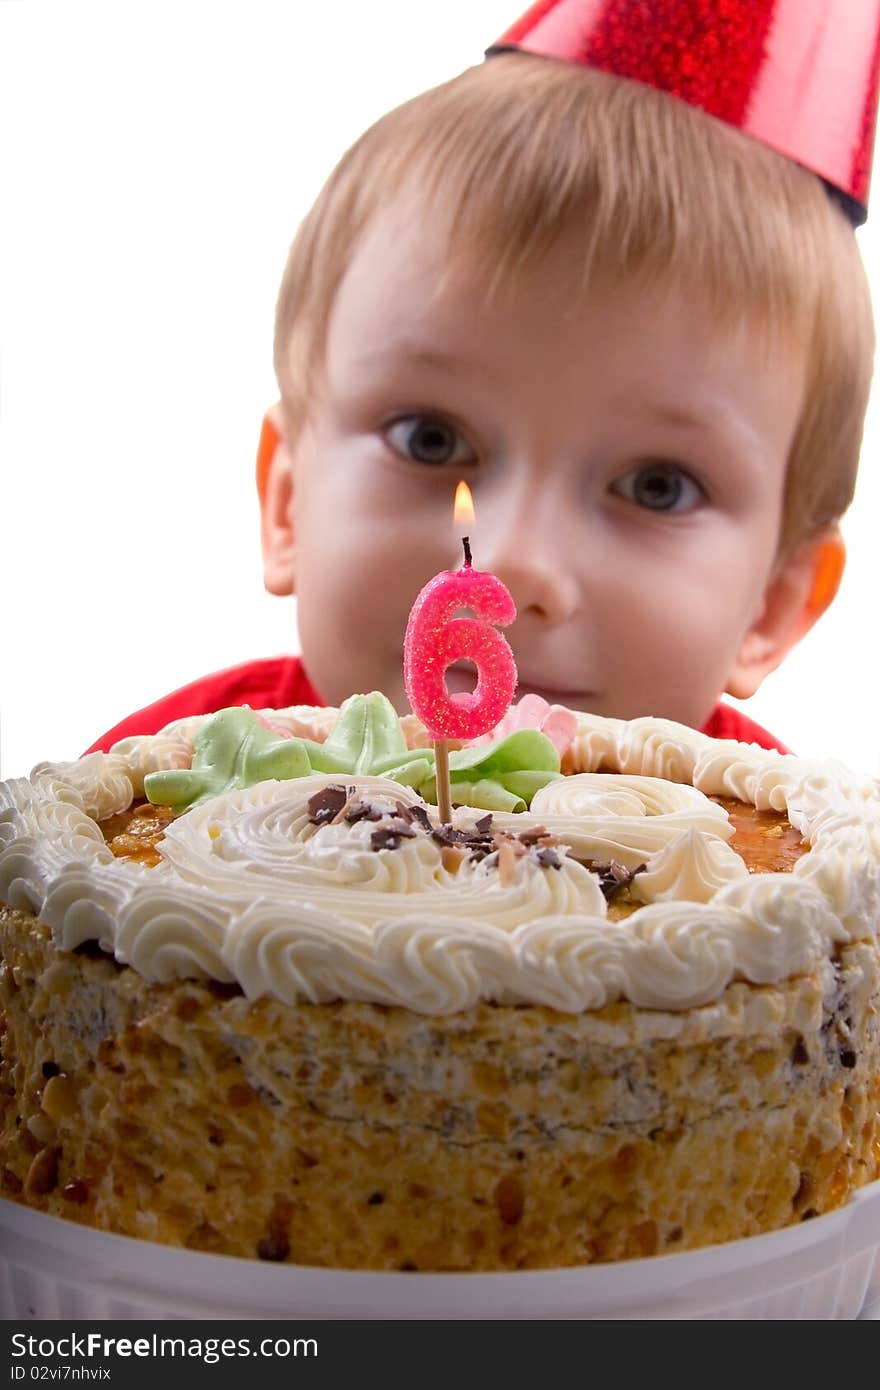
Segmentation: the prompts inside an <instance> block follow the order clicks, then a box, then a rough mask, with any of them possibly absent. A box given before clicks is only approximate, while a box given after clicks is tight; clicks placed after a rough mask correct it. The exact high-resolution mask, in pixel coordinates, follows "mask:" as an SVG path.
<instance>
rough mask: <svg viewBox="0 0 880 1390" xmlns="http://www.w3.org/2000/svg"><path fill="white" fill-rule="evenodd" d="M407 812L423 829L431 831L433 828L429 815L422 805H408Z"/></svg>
mask: <svg viewBox="0 0 880 1390" xmlns="http://www.w3.org/2000/svg"><path fill="white" fill-rule="evenodd" d="M408 809H409V812H410V814H411V815H412V817H413V819H414V820H417V821H418V823H419V825H420V826H421V827H422V829H423V830H427V831H429V832H430V831H431V830H433V829H434V825H433V822H432V820H431V817H430V816H429V815H428V813H427V811H426V810H425V808H424V806H410V807H409V808H408Z"/></svg>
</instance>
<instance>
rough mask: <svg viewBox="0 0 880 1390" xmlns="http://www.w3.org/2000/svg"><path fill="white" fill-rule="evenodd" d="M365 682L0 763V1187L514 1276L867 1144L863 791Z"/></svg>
mask: <svg viewBox="0 0 880 1390" xmlns="http://www.w3.org/2000/svg"><path fill="white" fill-rule="evenodd" d="M449 762H450V775H451V779H452V780H451V791H452V803H453V807H454V809H453V812H452V818H451V821H450V822H449V823H445V824H441V822H440V819H439V816H438V813H437V807H436V804H435V802H436V793H437V787H436V776H435V774H436V768H435V766H434V761H433V750H432V747H431V744H430V740H429V739H428V738H427V736H426V733H425V730H424V728H423V727H422V726H421V725H420V724H419V723H418V721H417V720H415V718H413V717H408V718H404V719H403V720H399V719H398V717H397V716H396V715H395V714H394V712H393V710H392V709H391V706H390V705H389V704H388V702H387V701H385V700H384V699H383V697H382V696H379V695H376V694H374V695H371V696H358V697H354V698H353V699H352V700H350V701H348V702H346V704H345V705H344V706H343V707H342V710H341V711H337V710H318V709H311V708H304V707H298V708H293V709H290V710H284V711H262V712H260V713H254V712H252V711H250V710H246V709H239V710H231V711H223V712H221V713H220V714H219V715H216V716H211V717H208V718H195V719H190V720H184V721H178V722H177V723H175V724H173V725H170V726H169V727H168V728H167V729H165V730H164V731H162V732H161V733H160V734H157V735H156V736H152V737H143V738H135V739H127V740H125V741H124V742H123V743H121V744H118V745H117V746H116V747H115V748H114V749H113V750H112V752H110V753H109V754H106V755H104V754H92V755H90V756H88V757H86V758H83V759H82V760H80V761H78V762H73V763H65V764H42V765H40V766H39V767H37V768H36V769H35V770H34V772H33V773H32V774H31V776H30V778H28V779H20V780H17V781H12V782H8V783H4V784H0V900H2V903H3V906H2V907H0V951H2V970H0V1008H2V1014H3V1017H4V1032H3V1039H2V1065H0V1183H2V1193H3V1196H4V1197H6V1198H7V1199H10V1200H13V1201H16V1202H19V1203H24V1204H25V1205H27V1206H29V1207H31V1208H35V1209H38V1210H40V1211H42V1212H47V1213H50V1214H53V1215H55V1216H57V1217H63V1218H66V1219H67V1220H69V1221H75V1222H80V1223H84V1224H85V1225H88V1226H92V1227H96V1228H99V1229H102V1230H105V1231H114V1232H120V1233H124V1234H127V1235H130V1236H135V1237H140V1238H142V1239H145V1240H151V1241H158V1242H162V1243H165V1244H169V1245H174V1246H180V1247H186V1248H189V1249H194V1250H202V1251H212V1252H218V1253H225V1254H230V1255H236V1256H241V1257H245V1258H252V1259H260V1260H269V1261H288V1262H290V1263H294V1264H303V1265H322V1266H328V1267H337V1268H362V1269H386V1270H515V1269H524V1268H547V1267H558V1266H572V1265H581V1264H586V1263H590V1262H595V1261H611V1260H622V1259H629V1258H633V1257H640V1256H652V1255H655V1254H660V1253H671V1252H675V1251H680V1250H685V1249H693V1248H695V1247H698V1246H703V1245H707V1244H711V1243H715V1242H721V1241H728V1240H732V1239H735V1238H738V1237H742V1236H748V1235H752V1234H757V1233H760V1232H766V1231H769V1230H774V1229H778V1228H781V1227H785V1226H788V1225H790V1224H792V1223H797V1222H800V1221H804V1220H807V1219H808V1218H810V1217H812V1216H815V1215H817V1214H820V1213H823V1212H826V1211H828V1210H830V1209H832V1208H834V1207H836V1206H839V1205H840V1204H842V1203H844V1202H845V1201H846V1200H847V1197H848V1196H849V1195H850V1194H851V1193H852V1192H853V1191H854V1190H855V1189H857V1188H859V1187H860V1186H862V1185H864V1184H867V1183H869V1182H871V1181H873V1180H874V1179H875V1178H877V1177H878V1169H880V1120H878V1103H880V971H878V950H877V934H876V929H877V922H878V917H880V800H878V796H877V792H876V787H875V785H874V784H873V783H871V782H870V781H869V780H868V779H863V778H860V777H858V776H856V775H855V774H853V773H850V772H848V771H847V770H845V769H844V768H842V767H841V766H839V765H837V764H833V763H814V762H807V761H802V760H799V759H796V758H793V757H787V756H786V757H783V756H781V755H779V754H777V753H771V752H766V751H764V750H761V749H759V748H757V747H755V746H751V745H750V746H746V745H743V744H739V743H732V742H716V741H713V740H711V739H709V738H706V737H705V736H703V735H700V734H698V733H695V732H693V731H691V730H689V729H685V728H684V727H682V726H679V725H676V724H671V723H667V722H663V721H659V720H653V719H640V720H635V721H632V722H628V723H627V722H620V721H615V720H607V719H600V718H598V717H592V716H588V715H584V714H578V715H575V714H573V713H571V712H569V711H566V710H562V709H560V708H559V707H552V708H550V707H547V706H543V705H542V702H540V701H536V700H534V699H532V700H530V701H524V702H522V703H521V705H520V706H518V707H515V708H514V709H513V710H512V711H511V712H510V714H509V715H508V716H507V718H506V719H505V720H504V721H503V723H502V725H501V726H500V727H499V728H497V729H495V730H494V731H493V735H492V737H491V738H489V739H487V740H483V741H480V742H475V743H472V744H471V745H468V746H465V747H461V748H458V749H453V751H452V752H451V754H450V758H449Z"/></svg>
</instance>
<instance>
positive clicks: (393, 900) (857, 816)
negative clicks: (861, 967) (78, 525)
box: [0, 707, 880, 1014]
mask: <svg viewBox="0 0 880 1390" xmlns="http://www.w3.org/2000/svg"><path fill="white" fill-rule="evenodd" d="M265 713H266V718H267V719H268V720H269V722H270V723H271V725H272V727H273V728H275V729H276V730H277V731H278V732H279V733H297V734H303V735H305V736H306V737H310V738H323V737H325V736H326V734H327V733H328V732H329V730H330V729H331V728H332V723H333V720H334V718H335V712H334V711H323V710H322V711H317V710H307V709H303V708H301V707H300V708H298V709H295V710H287V711H277V712H275V711H267V712H265ZM202 723H203V719H201V718H193V719H188V720H181V721H177V722H176V723H175V724H173V725H170V726H169V727H168V728H167V729H166V730H163V731H162V733H160V734H158V735H156V736H155V737H150V738H135V739H127V740H125V741H124V742H122V743H120V744H117V745H116V747H115V748H114V750H113V752H112V753H111V754H108V755H102V754H92V755H90V756H89V757H87V758H84V759H82V760H81V761H79V762H75V763H66V764H41V765H40V766H39V767H38V768H36V769H35V770H34V772H33V774H32V775H31V777H30V778H29V779H19V780H17V781H13V782H7V783H0V897H2V898H3V899H4V900H5V901H7V902H9V903H10V904H11V905H12V906H13V907H19V908H22V909H25V910H28V911H32V912H35V913H38V914H39V915H40V916H41V918H42V920H43V921H45V922H46V923H47V924H48V926H49V927H50V928H51V929H52V932H53V934H54V936H55V939H56V941H57V943H58V944H59V946H61V947H62V948H64V949H67V950H71V949H73V948H75V947H76V946H78V945H79V944H81V943H82V942H84V941H87V940H95V941H97V942H99V944H100V945H101V947H102V949H103V950H105V951H107V952H108V953H110V952H112V953H113V954H115V956H116V958H117V960H119V961H120V962H122V963H124V964H130V965H131V966H133V967H134V968H135V969H136V970H137V971H138V972H139V973H140V974H141V975H143V976H144V977H145V978H146V979H149V980H157V981H166V980H174V979H178V978H183V977H188V976H201V977H206V978H213V979H216V980H221V981H226V982H235V981H237V982H238V983H239V984H240V985H241V988H242V989H243V991H244V992H245V994H246V995H247V996H248V997H249V998H258V997H260V996H261V995H266V994H270V995H274V996H275V997H277V998H279V999H281V1000H283V1001H285V1002H287V1003H291V1004H292V1003H295V1001H296V1000H298V999H307V1000H312V1001H315V1002H322V1001H330V1000H333V999H363V1000H371V1001H374V1002H379V1003H387V1004H401V1005H404V1006H406V1007H408V1008H411V1009H414V1010H417V1011H421V1012H424V1013H428V1014H430V1013H438V1014H440V1013H450V1012H454V1011H456V1010H460V1009H464V1008H467V1007H469V1006H470V1005H472V1004H474V1003H476V1002H477V1001H478V1000H480V999H492V1000H496V1001H498V1002H500V1003H517V1002H524V1003H533V1004H545V1005H547V1006H549V1007H552V1008H556V1009H560V1010H565V1011H569V1012H578V1011H581V1010H584V1009H596V1008H600V1007H601V1006H602V1005H603V1004H606V1003H609V1002H612V1001H614V1000H617V999H621V998H623V999H628V1000H630V1001H631V1002H632V1003H634V1004H636V1005H638V1006H641V1007H642V1008H646V1009H664V1010H684V1009H690V1008H693V1007H695V1006H698V1005H703V1004H708V1003H710V1002H712V1001H715V1000H717V999H719V997H720V996H721V994H722V993H723V992H724V990H725V989H726V988H727V986H728V985H729V984H730V983H731V981H734V980H737V979H741V980H746V981H751V982H754V983H757V984H771V983H777V982H780V981H782V980H786V979H792V978H794V977H797V976H799V975H804V974H806V973H808V972H810V971H812V970H814V969H816V968H818V967H820V966H821V964H822V962H823V960H824V959H825V958H826V957H828V956H830V955H831V954H833V952H834V950H835V949H836V947H837V945H838V944H840V943H843V942H854V941H869V940H874V939H875V935H876V924H877V921H878V917H880V796H878V792H877V787H876V784H874V783H872V782H870V781H869V780H868V779H865V778H859V777H857V776H856V775H855V774H853V773H850V772H848V771H847V770H846V769H844V768H842V767H841V766H840V765H839V764H837V763H831V762H828V763H810V762H806V761H802V760H798V759H796V758H792V757H788V756H782V755H780V754H778V753H770V752H766V751H764V750H762V749H759V748H757V747H754V746H747V745H744V744H739V743H734V742H717V741H713V740H711V739H708V738H706V737H705V736H703V735H701V734H698V733H694V732H693V731H691V730H689V729H685V728H683V727H682V726H680V725H676V724H670V723H668V722H666V721H660V720H650V719H640V720H635V721H633V722H632V723H629V724H627V723H623V722H621V721H618V720H602V719H599V718H598V717H596V716H587V715H581V716H578V733H577V736H576V738H575V741H574V744H573V745H572V748H571V750H570V752H569V754H568V755H567V761H566V767H567V768H568V769H569V770H570V772H571V774H572V775H570V776H567V777H566V778H564V779H563V780H561V781H557V782H553V783H551V784H550V785H548V786H547V787H545V788H544V789H543V790H542V791H540V792H539V793H538V794H537V795H536V797H535V798H534V801H533V803H532V809H531V811H530V812H529V813H526V814H523V815H502V814H496V815H494V816H493V818H492V830H493V832H494V831H502V832H503V831H507V832H509V833H510V834H511V835H519V834H521V833H522V832H523V831H527V830H529V829H531V828H533V827H538V826H544V827H545V828H546V830H547V832H548V833H549V834H550V835H551V836H552V837H553V838H554V839H555V840H556V841H557V842H558V843H557V845H556V846H555V862H554V861H552V860H551V862H549V863H547V862H545V863H542V862H541V860H540V858H539V856H538V855H537V853H535V852H534V851H530V852H527V853H523V852H519V853H516V854H515V853H512V852H511V853H510V854H509V855H508V856H507V859H506V861H505V863H504V865H503V866H501V865H500V864H499V862H498V860H497V857H496V856H494V855H493V856H492V857H490V858H482V859H479V858H477V857H476V856H475V857H473V858H469V857H467V852H465V856H464V857H463V858H461V859H460V862H458V863H457V864H456V863H455V858H456V856H455V855H450V854H449V853H448V851H446V852H444V847H443V846H442V845H440V844H438V843H437V842H436V841H435V840H434V839H433V838H432V837H431V836H430V835H429V834H427V833H425V832H424V831H423V830H422V829H421V828H420V827H419V826H418V825H416V826H414V829H415V831H416V833H414V834H413V835H411V836H404V837H403V838H402V839H401V841H400V844H399V846H398V847H395V848H379V849H376V848H374V847H373V841H372V837H373V834H374V832H375V830H376V828H377V822H376V821H375V820H373V821H371V820H358V821H355V822H354V823H353V824H350V823H348V822H347V821H345V820H344V819H341V820H340V821H339V822H338V823H336V824H327V825H316V824H314V823H313V821H312V819H311V817H310V813H309V807H308V801H309V798H310V797H311V796H312V795H313V794H314V793H315V792H316V791H319V790H321V789H322V788H323V787H325V786H327V785H328V784H330V783H333V782H337V783H338V782H339V781H340V780H343V779H340V778H339V777H338V776H337V777H326V776H312V777H307V778H301V779H296V780H293V781H289V782H263V783H260V784H258V785H257V786H254V787H251V788H248V789H246V790H241V791H233V792H229V793H225V794H223V795H221V796H218V797H215V798H214V799H213V800H210V801H208V802H206V803H204V804H203V805H201V806H199V807H197V808H196V809H195V810H193V811H190V812H189V813H187V814H186V815H183V816H181V817H179V818H178V819H177V820H176V821H175V822H173V823H172V824H171V825H170V826H169V827H168V828H167V830H166V833H165V837H164V839H163V840H162V841H161V843H160V845H159V850H160V853H161V856H162V862H161V863H160V864H159V865H157V866H156V867H154V868H146V867H144V866H142V865H138V864H134V863H129V862H123V861H120V860H117V859H115V858H114V857H113V855H112V853H111V852H110V850H109V849H108V847H107V846H106V844H105V843H104V840H103V837H102V835H101V831H100V829H99V828H98V825H97V823H96V822H97V821H98V820H99V819H102V818H104V817H106V816H108V815H111V814H113V813H114V812H117V811H120V810H122V809H124V808H125V807H127V806H128V805H129V804H130V803H131V800H132V798H133V797H137V796H140V795H142V788H143V779H144V777H145V776H146V774H147V773H148V772H151V771H154V770H157V769H162V768H169V767H182V766H187V765H188V763H189V759H190V757H191V754H192V745H193V740H194V738H195V735H196V733H197V732H198V729H199V728H200V727H201V724H202ZM407 735H408V738H409V741H410V743H411V745H415V746H417V745H418V743H419V740H420V737H421V731H420V730H419V729H418V728H416V727H414V725H412V724H410V725H408V726H407ZM597 768H601V769H604V770H603V771H594V769H597ZM608 769H611V770H612V771H610V772H609V771H608ZM691 781H693V785H690V783H691ZM344 783H345V785H346V786H347V787H349V786H350V787H355V788H356V789H357V792H358V794H359V795H361V796H363V797H366V798H367V799H369V800H370V801H372V802H374V803H376V804H377V805H378V806H379V808H380V809H385V810H387V811H388V812H389V813H390V814H393V813H394V807H395V803H402V804H403V805H404V806H407V807H408V806H413V805H419V806H421V805H422V804H423V803H421V801H420V799H419V797H418V796H417V795H416V793H414V792H413V791H412V790H411V789H409V788H406V787H402V786H399V785H398V784H396V783H390V782H388V781H387V780H385V779H382V778H372V777H347V778H345V779H344ZM709 795H721V796H732V797H737V798H738V799H740V800H743V801H751V802H753V803H754V804H756V805H757V806H759V807H762V808H768V807H772V808H775V809H778V810H785V811H786V812H787V814H788V816H789V819H790V820H791V822H792V824H793V825H795V826H796V827H797V828H798V829H799V830H800V832H801V833H802V834H803V836H804V837H805V838H806V839H807V840H808V842H809V844H810V850H809V852H808V853H807V854H805V855H804V856H803V857H802V858H800V859H799V860H798V862H797V863H796V865H795V867H794V870H793V872H792V873H790V874H781V873H769V874H761V873H752V874H750V873H749V872H748V870H747V869H746V867H745V865H744V864H743V862H742V860H741V859H740V858H739V856H738V855H736V854H735V853H734V851H733V850H732V849H731V848H730V846H729V844H728V840H729V839H730V837H731V835H732V829H731V826H730V823H729V821H728V818H727V815H726V813H725V812H724V811H723V809H721V808H720V807H718V806H717V805H715V804H714V803H713V802H711V801H709V800H708V797H709ZM426 809H427V810H428V813H429V815H430V816H431V817H432V819H436V811H435V809H434V808H433V807H428V808H426ZM483 815H484V813H483V812H481V811H476V810H472V809H469V808H466V807H463V808H461V809H459V810H458V811H456V813H455V824H456V827H457V828H459V829H467V830H469V831H473V829H474V827H475V826H476V823H477V821H478V820H480V819H481V818H482V816H483ZM382 824H386V825H387V822H382ZM581 859H583V860H589V861H598V860H616V861H618V862H619V863H622V864H623V865H625V866H626V867H628V868H630V869H636V868H640V866H642V865H646V867H645V868H644V869H642V870H641V871H640V872H639V873H638V874H637V875H636V877H635V879H634V880H633V892H634V894H636V895H637V897H638V898H639V899H640V900H641V901H642V902H643V903H644V906H642V907H640V908H638V909H637V910H635V911H633V912H632V913H631V914H630V915H629V916H628V917H625V918H624V919H623V920H620V921H611V920H609V918H608V916H607V913H606V906H605V899H604V897H603V895H602V892H601V890H600V887H599V881H598V878H597V876H596V874H594V873H591V872H590V871H589V870H588V869H587V868H586V867H585V866H584V864H582V863H580V862H578V861H579V860H581Z"/></svg>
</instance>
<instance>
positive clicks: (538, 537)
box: [474, 506, 579, 627]
mask: <svg viewBox="0 0 880 1390" xmlns="http://www.w3.org/2000/svg"><path fill="white" fill-rule="evenodd" d="M499 521H501V519H499ZM563 530H564V527H563V526H562V525H561V524H560V518H559V517H558V516H556V517H554V518H550V517H542V515H541V512H540V509H539V508H535V507H533V506H532V507H530V506H525V507H523V508H522V509H520V511H519V516H518V518H517V519H516V520H513V519H509V520H508V522H507V524H506V525H505V524H503V522H501V524H499V525H498V526H497V527H491V528H486V529H485V530H484V527H483V526H482V525H481V524H480V519H479V518H478V521H477V526H476V530H475V542H476V544H475V550H474V565H475V567H476V568H477V569H488V570H491V571H492V573H493V574H496V575H497V576H498V578H499V579H500V580H502V582H503V583H504V584H506V585H507V587H508V589H509V590H510V592H511V594H512V595H513V600H514V603H515V604H516V610H517V616H518V617H519V618H520V619H522V618H524V617H526V616H527V615H530V616H531V617H533V618H536V619H538V620H540V621H541V622H542V623H546V624H548V625H549V626H551V627H557V626H560V625H561V624H562V623H565V622H567V621H568V619H570V618H571V617H573V615H574V614H575V612H576V611H577V607H578V594H579V586H578V583H577V579H576V576H575V573H574V568H573V565H572V556H571V554H570V548H569V546H568V545H566V543H565V540H564V537H563V534H562V533H563ZM487 532H488V533H487Z"/></svg>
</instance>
